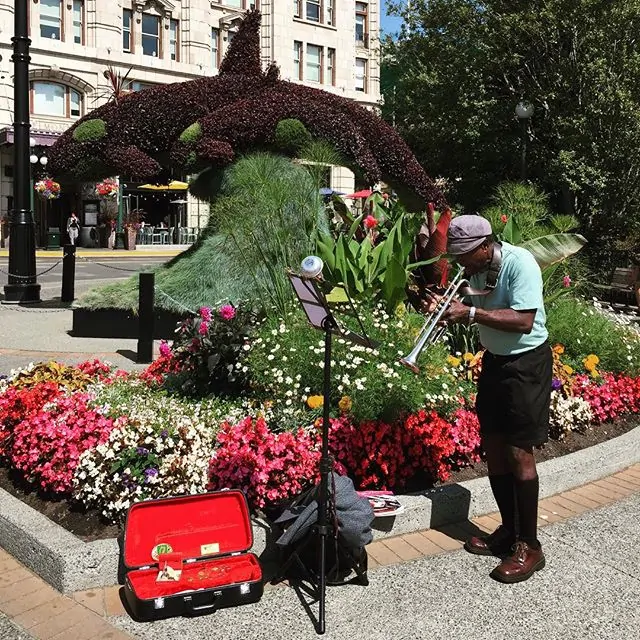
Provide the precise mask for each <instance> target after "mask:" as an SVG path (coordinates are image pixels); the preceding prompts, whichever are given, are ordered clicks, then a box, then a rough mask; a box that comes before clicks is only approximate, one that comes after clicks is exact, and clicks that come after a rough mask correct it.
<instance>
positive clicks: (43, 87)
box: [31, 82, 82, 118]
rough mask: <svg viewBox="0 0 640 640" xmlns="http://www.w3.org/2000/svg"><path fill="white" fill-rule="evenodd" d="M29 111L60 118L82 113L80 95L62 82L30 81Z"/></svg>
mask: <svg viewBox="0 0 640 640" xmlns="http://www.w3.org/2000/svg"><path fill="white" fill-rule="evenodd" d="M31 113H34V114H36V115H43V116H59V117H62V118H79V117H80V116H81V115H82V96H81V95H80V94H79V93H78V92H77V91H75V90H74V89H72V88H71V87H67V86H65V85H63V84H56V83H55V82H32V83H31Z"/></svg>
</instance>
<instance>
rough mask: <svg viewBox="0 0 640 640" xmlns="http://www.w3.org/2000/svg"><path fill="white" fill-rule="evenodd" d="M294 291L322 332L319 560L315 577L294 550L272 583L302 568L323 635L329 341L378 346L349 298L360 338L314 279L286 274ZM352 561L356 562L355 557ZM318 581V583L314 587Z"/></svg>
mask: <svg viewBox="0 0 640 640" xmlns="http://www.w3.org/2000/svg"><path fill="white" fill-rule="evenodd" d="M288 276H289V279H290V281H291V285H292V286H293V290H294V291H295V293H296V296H297V298H298V300H299V301H300V304H301V306H302V309H303V310H304V312H305V314H306V316H307V318H308V320H309V323H310V324H311V326H312V327H315V328H316V329H319V330H320V331H324V384H323V402H324V404H323V413H322V453H321V457H320V488H319V493H318V496H317V502H318V520H317V522H316V524H315V526H314V527H313V529H312V532H311V536H313V537H319V541H320V549H319V551H320V553H319V561H318V573H317V575H314V574H313V572H311V571H308V570H307V568H306V566H305V565H304V563H303V562H302V561H301V559H300V555H299V553H298V550H294V551H293V552H292V553H291V555H290V556H289V558H288V560H287V562H286V563H285V565H284V567H283V568H282V569H281V571H280V576H281V577H279V578H277V579H276V580H275V581H274V582H279V581H280V580H282V579H284V577H285V573H286V572H287V569H288V568H289V566H290V565H291V563H292V562H294V561H297V562H298V564H299V565H301V566H302V567H303V569H305V572H306V573H307V575H308V577H309V580H310V582H311V583H312V584H313V586H314V587H315V590H316V593H315V594H314V595H317V599H318V622H317V625H316V632H317V633H318V634H323V633H324V632H325V603H326V587H327V562H326V558H327V554H326V549H327V538H328V537H329V535H330V534H331V533H333V534H334V536H335V537H336V538H337V536H338V532H337V530H336V527H337V524H336V523H335V522H332V521H331V519H330V518H329V499H330V498H329V477H330V476H331V474H332V473H333V458H332V457H331V456H330V455H329V427H330V422H329V418H330V416H329V413H330V398H331V338H332V336H333V334H334V333H336V334H338V335H340V336H342V337H343V338H345V339H346V340H349V341H351V342H354V343H356V344H360V345H362V346H366V347H371V348H375V347H376V345H377V343H375V342H374V341H372V340H370V339H369V337H368V336H367V335H366V332H365V330H364V326H363V325H362V322H361V321H360V318H358V316H357V312H356V310H355V307H354V306H353V302H352V301H351V299H350V298H349V302H350V303H351V309H352V315H354V316H355V317H356V318H357V319H358V324H359V326H360V328H361V330H362V333H363V334H364V335H363V336H362V335H359V334H357V333H354V332H353V331H350V330H349V329H347V328H346V327H342V326H341V325H340V324H339V323H338V322H337V321H336V319H335V318H334V316H333V313H332V312H331V309H330V308H329V304H328V302H327V299H326V298H325V296H324V294H323V293H322V291H320V289H319V287H318V284H317V280H316V279H315V278H313V279H310V278H304V277H302V276H299V275H297V274H294V273H291V272H289V273H288ZM312 539H313V538H312V537H306V539H305V540H304V541H303V542H302V544H301V545H300V546H306V545H308V544H309V542H310V540H312ZM354 560H356V559H355V558H354ZM354 567H355V569H354V570H355V572H356V574H357V578H358V580H359V584H362V585H365V586H366V585H367V584H368V580H367V577H366V568H364V569H362V568H359V567H358V563H357V562H354ZM316 582H317V584H316Z"/></svg>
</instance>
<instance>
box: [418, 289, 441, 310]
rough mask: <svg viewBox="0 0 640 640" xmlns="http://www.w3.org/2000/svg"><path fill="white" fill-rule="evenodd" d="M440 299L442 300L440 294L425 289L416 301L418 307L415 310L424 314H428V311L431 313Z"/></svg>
mask: <svg viewBox="0 0 640 640" xmlns="http://www.w3.org/2000/svg"><path fill="white" fill-rule="evenodd" d="M440 300H442V296H440V295H438V294H437V293H434V292H433V291H429V290H428V289H425V290H424V291H423V292H422V297H421V299H420V301H419V303H418V307H419V308H418V309H417V310H418V311H419V312H420V313H423V314H424V315H429V314H430V313H433V312H434V311H435V309H436V307H437V306H438V302H440Z"/></svg>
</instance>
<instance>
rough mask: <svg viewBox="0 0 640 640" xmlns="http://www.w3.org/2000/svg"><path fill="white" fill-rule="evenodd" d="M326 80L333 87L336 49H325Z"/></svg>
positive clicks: (334, 82)
mask: <svg viewBox="0 0 640 640" xmlns="http://www.w3.org/2000/svg"><path fill="white" fill-rule="evenodd" d="M327 80H328V82H329V84H331V85H333V86H334V87H335V84H336V50H335V49H331V48H329V49H327Z"/></svg>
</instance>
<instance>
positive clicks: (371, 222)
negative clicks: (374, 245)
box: [363, 215, 378, 229]
mask: <svg viewBox="0 0 640 640" xmlns="http://www.w3.org/2000/svg"><path fill="white" fill-rule="evenodd" d="M363 224H364V226H365V227H366V228H367V229H374V228H375V227H377V226H378V220H377V219H376V218H374V217H373V216H372V215H368V216H367V217H366V218H365V219H364V221H363Z"/></svg>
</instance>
